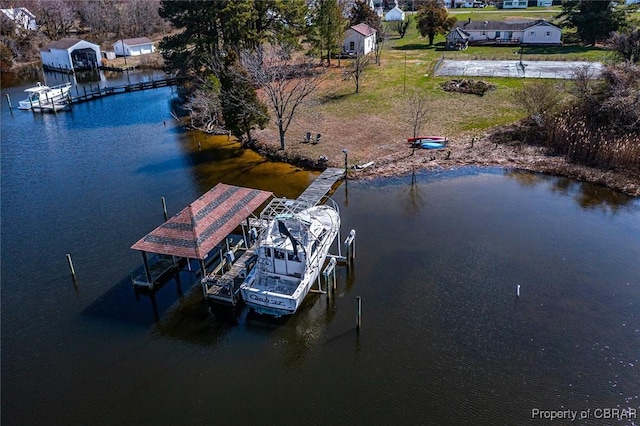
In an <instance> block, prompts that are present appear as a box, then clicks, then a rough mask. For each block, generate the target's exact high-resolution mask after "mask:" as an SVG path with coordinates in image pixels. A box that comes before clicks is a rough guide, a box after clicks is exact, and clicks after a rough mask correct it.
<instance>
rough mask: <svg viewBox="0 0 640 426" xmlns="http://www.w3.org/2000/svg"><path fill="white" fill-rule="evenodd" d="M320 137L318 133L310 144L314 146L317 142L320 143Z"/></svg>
mask: <svg viewBox="0 0 640 426" xmlns="http://www.w3.org/2000/svg"><path fill="white" fill-rule="evenodd" d="M320 136H321V135H320V133H318V134H317V135H316V138H315V139H314V140H313V142H311V143H312V144H314V145H315V144H317V143H318V142H320Z"/></svg>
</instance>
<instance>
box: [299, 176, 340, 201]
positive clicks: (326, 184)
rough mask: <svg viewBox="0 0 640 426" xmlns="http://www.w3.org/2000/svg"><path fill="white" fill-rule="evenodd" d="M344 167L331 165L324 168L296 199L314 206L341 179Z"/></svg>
mask: <svg viewBox="0 0 640 426" xmlns="http://www.w3.org/2000/svg"><path fill="white" fill-rule="evenodd" d="M343 176H344V169H339V168H335V167H331V168H328V169H326V170H325V171H324V172H322V174H321V175H320V176H318V177H317V178H316V180H314V181H313V182H312V183H311V185H309V187H308V188H307V189H306V190H305V191H304V192H303V193H302V194H300V196H299V197H298V201H304V202H305V203H308V204H309V205H311V206H315V205H316V204H318V203H319V202H320V200H322V197H324V196H325V195H327V193H328V192H329V191H330V190H331V188H332V187H333V185H334V184H335V183H336V182H337V181H339V180H340V179H342V177H343Z"/></svg>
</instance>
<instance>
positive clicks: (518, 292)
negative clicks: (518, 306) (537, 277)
mask: <svg viewBox="0 0 640 426" xmlns="http://www.w3.org/2000/svg"><path fill="white" fill-rule="evenodd" d="M516 297H520V284H518V285H517V286H516Z"/></svg>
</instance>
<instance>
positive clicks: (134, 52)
mask: <svg viewBox="0 0 640 426" xmlns="http://www.w3.org/2000/svg"><path fill="white" fill-rule="evenodd" d="M113 50H114V51H115V52H116V55H117V56H139V55H147V54H149V53H153V52H155V47H154V46H153V42H152V41H151V40H149V39H148V38H147V37H138V38H127V39H123V40H118V41H116V42H115V43H113Z"/></svg>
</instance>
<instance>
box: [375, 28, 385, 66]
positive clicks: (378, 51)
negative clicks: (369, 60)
mask: <svg viewBox="0 0 640 426" xmlns="http://www.w3.org/2000/svg"><path fill="white" fill-rule="evenodd" d="M388 39H389V33H388V32H387V30H386V29H384V28H383V29H382V30H381V31H380V32H379V33H377V34H376V46H375V49H374V52H375V55H376V64H377V65H380V56H381V55H382V49H383V48H384V45H385V44H386V42H387V40H388Z"/></svg>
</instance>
